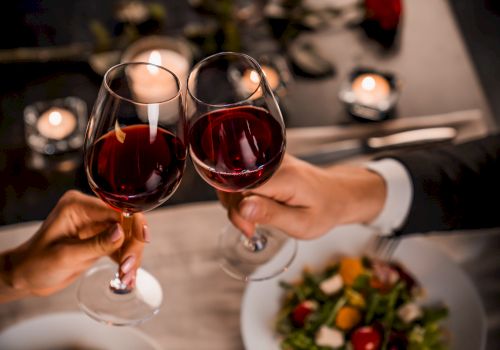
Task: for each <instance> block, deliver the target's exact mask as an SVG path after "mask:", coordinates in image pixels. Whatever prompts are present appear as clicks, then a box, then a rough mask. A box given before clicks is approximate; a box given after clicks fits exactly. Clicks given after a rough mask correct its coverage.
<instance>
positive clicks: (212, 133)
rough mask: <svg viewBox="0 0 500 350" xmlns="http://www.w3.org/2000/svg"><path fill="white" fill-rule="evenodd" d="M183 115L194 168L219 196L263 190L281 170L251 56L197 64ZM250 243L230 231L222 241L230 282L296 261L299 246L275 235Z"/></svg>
mask: <svg viewBox="0 0 500 350" xmlns="http://www.w3.org/2000/svg"><path fill="white" fill-rule="evenodd" d="M244 76H249V77H250V78H251V82H250V84H248V82H247V81H246V80H244V79H243V77H244ZM186 112H187V116H188V120H189V150H190V155H191V158H192V160H193V164H194V166H195V169H196V170H197V171H198V173H199V174H200V175H201V177H202V178H203V179H204V180H205V181H206V182H207V183H208V184H210V185H211V186H213V187H215V188H216V189H217V190H219V191H223V192H228V193H240V194H241V193H243V192H244V191H247V190H250V189H253V188H256V187H258V186H260V185H262V184H263V183H265V182H266V181H267V180H268V179H269V178H270V177H271V176H272V175H273V173H274V172H275V171H276V170H277V169H278V167H279V166H280V163H281V160H282V158H283V154H284V151H285V144H286V141H285V126H284V122H283V118H282V116H281V112H280V110H279V107H278V104H277V102H276V100H275V98H274V96H273V93H272V91H271V90H270V88H269V84H268V83H267V81H266V78H265V76H264V73H263V71H262V69H261V67H260V66H259V64H258V63H257V62H256V61H255V60H254V59H253V58H251V57H250V56H247V55H244V54H238V53H232V52H223V53H219V54H216V55H213V56H210V57H208V58H206V59H204V60H203V61H201V62H199V63H198V64H197V65H196V66H195V67H194V68H193V70H192V72H191V74H190V75H189V79H188V96H187V98H186ZM248 236H249V237H246V236H244V235H242V233H241V232H240V231H238V230H237V229H235V228H234V227H232V226H229V229H227V230H226V231H225V233H224V234H223V235H222V236H221V238H220V241H219V248H220V252H221V255H222V258H221V267H222V268H223V270H224V271H225V272H227V273H228V274H229V275H231V276H232V277H235V278H237V279H241V280H245V281H249V280H263V279H267V278H271V277H274V276H276V275H277V274H279V273H280V272H282V271H284V270H285V269H286V268H287V267H288V266H289V265H290V263H291V261H292V260H293V258H294V256H295V253H296V242H295V241H294V240H290V239H288V238H287V236H286V235H285V234H284V233H283V232H280V231H278V230H276V229H272V228H270V227H266V228H265V227H258V228H257V229H256V230H255V232H253V234H248ZM271 260H273V264H268V263H269V262H270V261H271ZM257 267H259V269H258V270H257V271H256V268H257Z"/></svg>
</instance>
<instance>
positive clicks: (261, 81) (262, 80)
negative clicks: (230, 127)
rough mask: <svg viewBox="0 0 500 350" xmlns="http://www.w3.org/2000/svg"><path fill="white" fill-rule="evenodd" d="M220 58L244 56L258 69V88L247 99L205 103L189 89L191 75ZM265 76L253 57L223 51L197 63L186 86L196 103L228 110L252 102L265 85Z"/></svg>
mask: <svg viewBox="0 0 500 350" xmlns="http://www.w3.org/2000/svg"><path fill="white" fill-rule="evenodd" d="M219 56H235V57H237V56H243V57H244V58H245V59H247V60H249V61H250V62H251V63H252V64H253V65H255V66H256V68H258V71H257V72H258V74H259V83H258V84H257V86H256V87H255V90H253V91H252V92H251V93H250V94H249V95H248V96H247V97H245V98H244V99H241V100H239V101H237V102H231V103H208V102H205V101H203V100H201V99H199V98H198V97H197V96H196V95H195V94H193V93H192V92H191V89H190V87H189V81H190V79H191V75H192V74H193V72H195V71H197V70H198V69H199V68H200V67H201V65H202V64H204V63H206V62H207V61H210V60H213V59H214V58H217V57H219ZM265 81H266V80H265V76H264V73H263V71H262V67H261V66H260V64H259V62H257V60H256V59H255V58H253V57H252V56H249V55H247V54H245V53H241V52H233V51H222V52H218V53H215V54H213V55H210V56H208V57H205V58H204V59H202V60H201V61H200V62H198V63H196V64H195V65H194V66H193V68H192V69H191V71H190V72H189V75H188V78H187V82H186V85H187V89H186V90H187V92H188V94H189V96H191V98H193V99H194V100H195V101H196V102H198V103H202V104H204V105H206V106H209V107H215V108H226V107H236V106H239V105H241V104H243V103H246V102H252V101H253V99H252V96H254V95H255V94H256V93H257V92H258V91H259V89H260V87H261V85H263V84H264V85H265ZM262 96H264V94H262Z"/></svg>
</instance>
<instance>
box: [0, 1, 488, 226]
mask: <svg viewBox="0 0 500 350" xmlns="http://www.w3.org/2000/svg"><path fill="white" fill-rule="evenodd" d="M53 2H54V1H52V3H53ZM165 4H166V5H167V8H168V9H169V10H170V13H176V14H177V13H178V14H179V15H178V16H177V15H176V16H174V17H175V18H171V22H169V25H170V26H171V28H170V29H171V30H173V29H175V28H177V32H178V29H179V28H180V27H181V25H182V21H183V20H185V19H186V18H187V17H189V16H186V15H185V12H186V11H189V8H188V6H187V5H186V4H185V3H184V2H176V1H174V2H170V1H169V2H167V1H165ZM45 5H46V7H47V8H44V9H43V11H42V12H40V13H39V17H37V18H38V20H37V21H40V22H43V21H44V20H47V18H50V16H52V17H55V18H59V17H60V15H61V13H64V16H65V18H67V19H68V21H67V23H71V24H72V25H71V26H70V28H66V29H67V30H61V28H57V27H54V28H53V31H54V32H55V33H57V34H59V35H60V36H62V37H63V39H65V40H70V39H77V40H82V37H83V34H82V33H83V32H84V28H86V27H85V26H86V25H88V21H89V20H90V19H91V18H94V17H97V18H100V17H99V16H101V17H102V16H103V13H105V12H106V11H108V10H109V11H110V9H109V8H108V5H101V2H100V1H97V0H86V1H83V0H75V2H71V3H64V5H63V4H61V5H60V6H52V5H54V4H52V5H51V2H50V1H48V2H47V3H46V4H45ZM40 6H41V5H40ZM30 16H31V17H30ZM27 18H28V19H29V20H30V21H31V22H33V21H34V19H33V18H34V17H33V14H30V15H29V16H28V17H27ZM37 21H34V22H33V23H35V22H36V23H38V22H37ZM33 23H32V25H34V24H33ZM64 23H66V22H64ZM64 23H62V22H61V21H57V24H58V25H59V26H64V25H65V24H64ZM51 25H55V24H54V23H51ZM42 36H43V35H42ZM42 39H43V38H42ZM45 39H47V38H45ZM299 40H306V41H310V42H311V43H312V44H313V45H315V46H316V48H317V49H318V50H319V51H320V52H321V53H322V54H323V55H324V57H325V58H326V59H328V60H329V61H331V62H332V63H334V64H335V67H336V71H337V74H336V75H335V76H333V77H332V78H328V79H319V80H318V79H303V78H298V77H297V78H296V79H295V80H294V82H293V83H292V84H291V85H290V89H289V92H288V94H287V96H285V97H284V98H283V100H282V104H283V107H284V111H285V115H286V119H287V125H288V126H289V127H290V128H293V134H294V135H297V134H300V133H301V130H302V128H304V127H313V126H332V125H342V127H343V128H344V129H349V128H351V127H352V128H355V127H357V126H358V125H359V124H356V123H355V122H353V121H352V120H351V119H350V118H349V117H348V115H347V114H346V112H345V111H344V108H343V106H342V104H341V103H340V102H339V101H338V98H337V94H338V89H339V86H340V84H341V82H342V81H343V80H344V79H345V78H346V76H347V74H348V73H349V71H350V70H351V69H353V68H354V67H355V66H357V65H363V66H371V67H375V68H378V69H383V70H387V71H391V72H393V73H395V74H397V75H398V77H399V78H400V79H401V81H402V95H401V99H400V101H399V103H398V106H397V112H398V113H397V115H398V117H399V119H404V118H406V117H419V116H423V115H435V114H442V113H449V112H454V111H461V110H472V109H474V110H479V111H480V112H481V115H482V118H483V128H486V129H489V130H491V129H493V128H494V125H493V122H492V118H491V113H490V110H489V108H488V106H487V103H486V101H485V97H484V93H483V91H482V89H481V86H480V84H479V82H478V79H477V76H476V73H475V71H474V68H473V66H472V63H471V60H470V58H469V55H468V53H467V51H466V49H465V46H464V44H463V40H462V38H461V35H460V32H459V29H458V27H457V25H456V23H455V21H454V18H453V15H452V13H451V11H450V8H449V4H448V2H447V1H446V0H407V1H405V2H404V18H403V21H402V27H401V38H400V45H399V48H398V49H397V50H393V51H390V52H385V51H382V50H381V48H380V47H379V46H378V44H375V43H374V42H372V41H370V40H369V39H367V38H366V36H365V35H364V34H363V32H362V30H361V29H360V28H345V27H340V26H339V27H335V26H334V27H332V28H331V29H329V30H327V31H323V32H321V33H317V34H303V35H302V37H301V38H299ZM41 42H42V44H43V43H44V41H43V40H41ZM0 74H2V77H3V79H2V81H1V82H0V150H1V152H0V180H1V181H2V184H3V185H2V186H1V187H0V225H5V224H11V223H17V222H23V221H29V220H37V219H38V220H40V219H43V218H44V217H45V216H46V215H47V214H48V212H49V210H50V208H52V207H53V206H54V205H55V203H56V201H57V199H58V198H59V197H60V196H61V195H62V194H63V193H64V192H65V191H66V190H68V189H70V188H78V189H80V190H83V191H84V192H90V189H89V187H88V184H87V180H86V177H85V173H84V171H83V168H82V166H81V155H80V154H79V153H77V154H76V155H75V158H76V161H77V165H78V166H77V167H76V168H75V169H70V170H67V171H56V170H54V169H52V168H50V167H49V168H45V169H43V170H38V169H34V168H32V167H30V166H29V164H30V162H31V160H32V157H33V154H32V153H31V152H30V151H29V149H28V148H27V146H26V143H25V141H24V129H23V122H22V111H23V108H24V107H25V106H26V105H27V104H30V103H33V102H35V101H37V100H48V99H53V98H57V97H64V96H68V95H76V96H79V97H81V98H83V99H84V100H85V101H86V102H87V104H88V106H89V108H90V107H91V106H92V104H93V101H94V99H95V96H96V93H97V89H98V85H99V82H100V77H99V76H97V75H96V74H95V73H93V72H92V71H91V69H90V68H89V66H88V65H87V64H86V63H84V62H81V63H78V64H69V63H51V64H4V65H0ZM445 118H446V117H443V119H445ZM383 125H384V124H383V123H381V124H372V125H370V128H371V130H372V133H373V132H377V131H378V130H380V129H382V128H383ZM297 129H298V130H297ZM304 132H305V133H306V134H307V133H308V131H307V130H304ZM332 135H334V134H332ZM299 136H300V135H299ZM299 138H300V137H299ZM213 199H215V195H214V192H213V190H212V189H211V188H210V187H209V186H208V185H206V184H205V183H204V182H203V181H202V180H201V179H200V178H199V177H198V176H197V174H196V172H195V171H194V169H193V168H192V166H191V165H188V168H187V170H186V172H185V176H184V178H183V182H182V184H181V186H180V187H179V189H178V190H177V192H176V193H175V194H174V196H173V197H172V198H171V199H170V200H169V201H167V203H166V205H175V204H180V203H189V202H195V201H204V200H213Z"/></svg>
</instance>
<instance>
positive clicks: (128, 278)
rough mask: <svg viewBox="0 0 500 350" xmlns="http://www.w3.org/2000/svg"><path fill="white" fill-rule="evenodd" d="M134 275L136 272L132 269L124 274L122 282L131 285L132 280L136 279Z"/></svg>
mask: <svg viewBox="0 0 500 350" xmlns="http://www.w3.org/2000/svg"><path fill="white" fill-rule="evenodd" d="M134 276H135V272H134V271H130V272H129V273H126V274H125V275H123V277H122V278H121V281H122V283H124V284H126V285H130V282H132V281H133V280H134Z"/></svg>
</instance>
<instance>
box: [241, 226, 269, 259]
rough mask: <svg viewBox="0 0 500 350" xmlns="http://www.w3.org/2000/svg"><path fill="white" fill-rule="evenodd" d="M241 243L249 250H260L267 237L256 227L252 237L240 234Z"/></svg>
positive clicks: (264, 246) (262, 248)
mask: <svg viewBox="0 0 500 350" xmlns="http://www.w3.org/2000/svg"><path fill="white" fill-rule="evenodd" d="M242 239H243V245H244V246H245V247H246V248H247V249H248V250H250V251H251V252H254V253H256V252H260V251H262V250H264V249H265V248H266V245H267V238H266V236H265V235H263V234H262V233H261V232H260V231H259V230H258V229H257V228H256V229H255V231H254V233H253V235H252V237H247V236H245V235H243V236H242Z"/></svg>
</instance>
